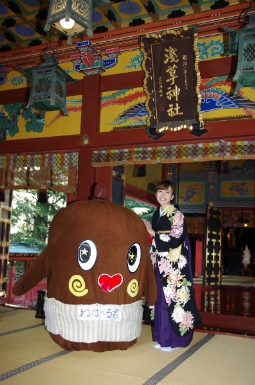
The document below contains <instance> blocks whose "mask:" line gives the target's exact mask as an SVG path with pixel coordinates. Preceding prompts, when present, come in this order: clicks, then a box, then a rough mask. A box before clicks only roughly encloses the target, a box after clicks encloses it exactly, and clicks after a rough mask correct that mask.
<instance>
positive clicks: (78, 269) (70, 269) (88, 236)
mask: <svg viewBox="0 0 255 385" xmlns="http://www.w3.org/2000/svg"><path fill="white" fill-rule="evenodd" d="M45 277H47V296H46V298H45V304H44V312H45V325H46V328H47V330H48V331H49V333H50V334H51V336H52V338H53V339H54V341H55V342H56V343H57V344H59V345H60V346H61V347H62V348H63V349H66V350H92V351H95V352H103V351H106V350H115V349H121V350H125V349H127V348H128V347H130V346H132V345H133V344H135V343H136V340H137V337H139V336H140V334H141V329H142V315H143V308H142V296H143V295H144V296H145V297H146V300H147V302H148V303H149V305H154V303H155V302H156V296H157V287H156V282H155V276H154V272H153V268H152V265H151V262H150V259H149V257H148V236H147V230H146V228H145V225H144V223H143V221H142V220H141V219H140V218H139V217H138V216H137V215H136V214H135V213H134V212H132V211H131V210H129V209H126V208H124V207H122V206H119V205H116V204H113V203H110V202H108V201H107V200H105V199H92V200H90V201H78V202H74V203H72V204H70V205H69V206H67V207H66V208H64V209H62V210H60V211H59V212H58V213H57V214H56V216H55V217H54V219H53V221H52V224H51V226H50V230H49V237H48V245H47V247H46V248H45V249H44V250H43V252H42V253H41V254H40V256H39V257H38V259H37V260H36V261H35V262H34V263H33V264H32V266H31V267H30V268H29V269H28V270H27V271H26V272H25V273H24V275H23V276H22V277H21V278H20V279H19V280H18V281H17V282H16V283H15V285H14V286H13V294H15V295H22V294H24V293H26V292H27V291H29V290H30V289H32V288H33V287H34V286H36V285H37V283H38V282H39V281H40V280H42V279H43V278H45Z"/></svg>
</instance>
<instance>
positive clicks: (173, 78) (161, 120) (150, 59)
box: [140, 28, 203, 132]
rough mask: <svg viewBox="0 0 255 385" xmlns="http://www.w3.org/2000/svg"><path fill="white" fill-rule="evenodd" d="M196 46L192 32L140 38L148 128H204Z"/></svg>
mask: <svg viewBox="0 0 255 385" xmlns="http://www.w3.org/2000/svg"><path fill="white" fill-rule="evenodd" d="M196 43H197V34H196V33H195V32H194V29H193V28H183V29H180V30H168V31H165V32H162V33H161V34H147V35H146V36H143V37H141V43H140V45H141V51H142V53H143V62H142V67H143V70H144V72H145V79H144V89H145V92H146V94H147V99H146V108H147V111H148V119H147V127H148V128H156V130H157V132H161V131H165V130H170V131H177V130H181V129H183V128H187V129H192V128H194V127H196V128H203V125H202V117H201V114H200V103H201V98H200V94H199V84H200V75H199V70H198V52H197V48H196Z"/></svg>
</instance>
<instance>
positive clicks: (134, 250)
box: [127, 243, 142, 273]
mask: <svg viewBox="0 0 255 385" xmlns="http://www.w3.org/2000/svg"><path fill="white" fill-rule="evenodd" d="M141 256H142V253H141V246H140V245H139V243H133V244H132V245H131V246H130V248H129V249H128V254H127V267H128V270H129V271H130V273H134V272H135V271H136V270H137V269H138V267H139V265H140V261H141Z"/></svg>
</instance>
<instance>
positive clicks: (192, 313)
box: [151, 205, 202, 348]
mask: <svg viewBox="0 0 255 385" xmlns="http://www.w3.org/2000/svg"><path fill="white" fill-rule="evenodd" d="M152 228H153V230H154V231H155V238H154V239H153V241H152V246H151V258H152V262H153V265H154V269H155V274H156V279H157V286H158V299H157V303H156V305H155V320H154V336H153V340H154V341H157V342H158V343H159V344H160V345H161V346H162V347H166V346H171V347H172V348H174V347H186V346H188V345H189V344H190V342H191V340H192V337H193V332H194V327H197V326H199V325H200V324H201V323H202V322H201V317H200V314H199V312H198V310H197V307H196V302H195V298H194V292H193V287H192V285H193V280H192V272H191V252H190V245H189V240H188V237H187V236H186V235H187V224H186V221H185V219H184V216H183V214H182V213H181V212H180V211H179V210H178V209H177V208H176V207H175V206H173V205H169V206H168V207H167V208H166V209H165V210H164V211H163V213H162V215H161V216H160V209H158V210H156V211H155V212H154V214H153V217H152Z"/></svg>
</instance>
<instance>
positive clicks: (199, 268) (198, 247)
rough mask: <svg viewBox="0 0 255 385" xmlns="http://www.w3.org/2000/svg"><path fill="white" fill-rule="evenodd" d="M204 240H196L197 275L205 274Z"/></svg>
mask: <svg viewBox="0 0 255 385" xmlns="http://www.w3.org/2000/svg"><path fill="white" fill-rule="evenodd" d="M202 251H203V242H202V241H199V240H198V241H196V256H195V258H196V259H195V261H196V262H195V277H200V276H201V275H203V253H202Z"/></svg>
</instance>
